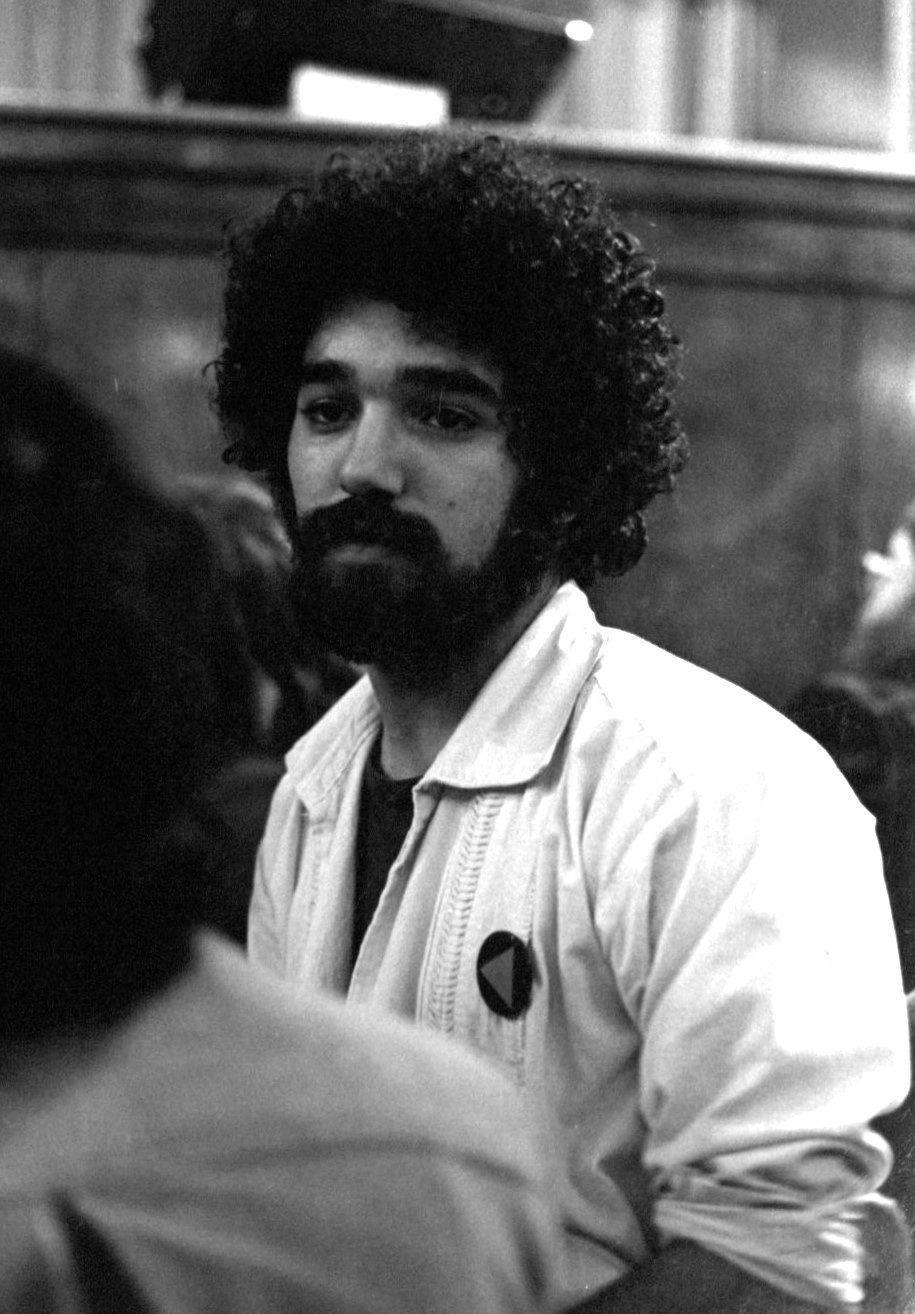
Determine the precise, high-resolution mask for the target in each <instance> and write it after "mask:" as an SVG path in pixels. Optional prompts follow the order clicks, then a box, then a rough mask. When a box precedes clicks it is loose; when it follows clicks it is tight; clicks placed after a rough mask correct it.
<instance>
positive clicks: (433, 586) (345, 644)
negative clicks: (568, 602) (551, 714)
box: [292, 499, 544, 687]
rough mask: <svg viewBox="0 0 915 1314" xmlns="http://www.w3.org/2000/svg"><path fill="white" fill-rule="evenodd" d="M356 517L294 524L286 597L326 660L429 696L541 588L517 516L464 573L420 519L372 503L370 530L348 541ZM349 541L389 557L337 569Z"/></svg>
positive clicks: (539, 571) (318, 516)
mask: <svg viewBox="0 0 915 1314" xmlns="http://www.w3.org/2000/svg"><path fill="white" fill-rule="evenodd" d="M350 502H351V503H354V502H355V499H350ZM376 512H377V520H376ZM353 516H355V518H356V519H357V520H358V518H359V509H358V507H356V508H355V509H354V510H353V511H351V510H350V508H349V507H347V509H345V510H341V509H340V507H339V504H338V507H335V508H325V509H322V510H319V511H317V512H315V513H312V514H311V515H309V516H307V517H304V518H303V519H302V520H301V521H300V522H299V525H298V527H297V530H296V533H295V535H294V540H295V564H294V569H293V578H292V589H293V598H294V601H295V606H296V609H297V612H298V615H299V619H300V622H301V624H302V626H303V628H304V629H305V632H306V633H307V634H309V635H310V636H311V637H312V638H313V639H315V640H316V641H317V642H318V643H320V644H322V645H323V646H324V647H326V648H328V649H329V650H330V651H331V652H334V653H337V654H338V655H339V656H341V657H345V658H346V659H347V660H348V661H351V662H355V663H357V664H359V665H367V666H378V667H381V668H382V669H384V670H385V671H387V672H389V673H390V674H391V675H393V676H395V677H397V678H398V679H400V680H401V681H402V682H404V683H408V684H409V685H411V686H412V687H431V686H434V685H436V684H439V683H440V682H441V681H442V680H443V679H444V678H445V677H446V676H447V675H448V673H449V672H451V671H454V670H456V669H458V668H459V667H460V665H462V664H464V663H465V662H466V661H467V660H468V658H469V657H470V656H471V655H472V654H473V653H474V652H475V651H476V650H478V648H479V647H480V646H481V644H482V643H483V642H484V641H485V639H486V637H487V636H488V635H489V634H491V633H492V632H493V630H494V629H495V628H496V627H497V626H498V625H499V624H500V623H501V622H503V621H505V620H507V619H509V618H510V617H511V616H512V615H513V614H514V613H515V612H516V611H517V609H518V608H519V607H520V606H521V605H522V603H523V602H525V601H526V600H527V598H529V597H530V596H531V595H532V594H533V593H534V592H535V590H536V588H537V586H538V585H539V583H540V582H541V580H542V578H543V574H544V564H543V560H542V552H540V551H539V550H538V547H537V546H536V544H535V543H534V541H533V539H530V538H529V536H528V535H526V533H525V531H524V530H523V529H522V528H520V527H519V526H518V525H517V524H516V523H514V520H515V517H514V515H513V508H510V509H509V512H508V514H507V515H506V519H505V522H504V523H503V525H502V528H501V530H500V532H499V534H498V536H497V539H496V542H495V544H494V545H493V548H492V550H491V551H490V553H489V554H488V556H487V557H485V558H484V560H483V561H482V562H481V563H480V564H479V565H478V566H476V567H469V568H461V569H458V568H456V567H454V566H453V565H452V564H451V562H450V561H449V559H448V557H447V556H446V554H445V552H444V549H443V548H442V545H441V543H440V541H439V539H438V537H437V535H436V534H435V531H434V530H433V529H432V528H431V526H429V525H428V524H427V523H426V522H424V521H421V520H420V519H419V518H418V517H412V516H410V517H403V516H401V515H400V514H399V513H397V512H393V511H391V510H389V509H388V508H387V507H384V506H382V507H381V508H380V509H379V508H378V504H377V503H376V504H375V506H374V507H370V508H369V514H368V520H369V522H371V525H370V527H368V528H365V527H363V528H361V529H360V530H359V532H357V533H355V534H353V531H352V530H351V528H350V522H351V521H352V519H353ZM347 535H350V537H349V538H348V537H347ZM347 541H349V542H354V541H355V542H359V541H362V542H373V543H383V544H384V545H385V546H386V547H387V548H388V550H389V551H390V553H391V555H390V557H388V558H387V559H381V560H375V561H371V562H365V563H353V564H347V563H341V562H334V561H333V560H332V557H331V554H332V551H333V546H334V545H335V544H341V543H343V542H347Z"/></svg>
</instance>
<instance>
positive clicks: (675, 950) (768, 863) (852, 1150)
mask: <svg viewBox="0 0 915 1314" xmlns="http://www.w3.org/2000/svg"><path fill="white" fill-rule="evenodd" d="M806 743H807V741H805V743H804V745H801V746H799V748H798V753H797V761H796V762H794V763H793V764H787V763H786V764H785V766H784V768H783V769H782V770H781V771H780V772H770V773H763V772H760V773H759V774H758V775H756V776H755V777H754V776H753V775H752V773H747V775H746V776H745V777H744V778H743V779H741V780H739V781H733V782H729V783H728V788H727V790H724V789H721V790H719V791H718V792H717V793H716V792H715V791H714V790H711V789H708V788H704V789H703V790H692V791H690V790H689V789H688V788H687V787H686V786H683V785H680V786H679V789H678V791H677V792H676V796H675V797H672V798H671V799H669V800H668V803H669V806H668V807H667V809H666V812H665V814H664V817H663V821H661V820H659V821H658V823H657V832H656V836H655V843H654V851H653V860H652V872H651V879H650V882H649V885H650V889H651V896H650V898H647V899H646V897H645V896H644V893H642V894H639V896H638V897H637V898H634V899H633V901H632V907H633V908H635V907H637V908H638V909H639V913H638V915H639V917H640V918H641V919H642V923H643V925H642V926H641V928H640V933H639V934H634V933H633V934H630V935H629V936H628V943H630V944H636V943H637V944H640V945H641V946H642V948H643V951H644V952H643V953H641V954H636V955H632V954H630V958H629V960H628V961H627V962H626V963H625V964H623V976H624V978H625V979H624V987H625V989H626V992H627V994H628V998H629V1001H630V1006H631V1007H632V1009H633V1011H634V1013H635V1015H636V1016H637V1019H638V1025H639V1029H640V1031H641V1034H642V1037H643V1048H642V1057H641V1102H642V1116H643V1118H644V1120H645V1124H646V1129H647V1130H646V1141H645V1148H644V1162H645V1166H646V1168H647V1169H648V1171H649V1172H650V1174H651V1179H652V1184H653V1195H654V1199H655V1223H656V1226H657V1228H658V1231H659V1234H660V1236H661V1238H662V1241H663V1240H673V1239H678V1238H680V1239H685V1240H690V1241H693V1242H695V1243H697V1244H699V1245H701V1246H704V1247H706V1248H707V1249H710V1250H712V1251H715V1252H716V1253H718V1254H720V1255H721V1256H722V1257H724V1258H726V1259H728V1260H729V1261H731V1262H732V1263H734V1264H736V1265H738V1266H739V1267H742V1268H744V1269H746V1270H747V1271H748V1272H750V1273H752V1274H753V1275H754V1276H756V1277H759V1278H761V1279H763V1280H764V1281H767V1282H769V1283H770V1284H771V1285H774V1286H776V1287H778V1288H781V1289H782V1290H784V1291H786V1292H788V1293H790V1294H793V1295H794V1296H796V1297H799V1298H801V1299H807V1300H812V1301H815V1302H820V1303H829V1302H832V1301H839V1302H854V1301H856V1300H859V1299H860V1298H861V1263H860V1260H861V1256H860V1253H859V1247H858V1245H857V1229H856V1227H855V1218H856V1214H857V1213H858V1211H860V1209H861V1207H862V1205H863V1202H864V1201H865V1199H866V1197H867V1196H868V1194H869V1193H871V1192H873V1191H874V1190H875V1189H876V1188H877V1187H878V1186H879V1185H880V1183H881V1182H882V1181H884V1180H885V1178H886V1175H887V1172H888V1169H889V1164H890V1154H889V1151H888V1148H887V1146H886V1144H885V1143H884V1142H883V1141H882V1139H881V1138H880V1137H878V1136H877V1135H876V1134H875V1133H873V1132H872V1131H870V1130H869V1129H868V1123H869V1122H870V1120H871V1119H873V1118H874V1117H876V1116H877V1115H878V1114H879V1113H881V1112H883V1111H885V1110H886V1109H887V1108H890V1107H892V1106H894V1105H895V1104H897V1103H899V1102H900V1101H901V1100H902V1098H903V1097H904V1094H905V1091H906V1089H907V1085H908V1078H909V1074H908V1042H907V1032H906V1015H905V1003H904V996H903V993H902V985H901V977H900V972H899V963H898V955H897V952H896V946H895V937H894V932H893V927H892V923H891V919H890V914H889V906H888V901H887V897H886V891H885V887H884V883H883V878H882V871H881V863H880V856H879V850H878V848H877V844H876V839H875V836H874V830H873V823H872V820H871V818H870V817H869V815H868V814H867V813H866V812H865V811H864V810H863V809H862V808H861V807H860V805H859V804H858V803H857V801H856V799H855V798H854V796H853V795H852V792H851V790H850V789H849V788H848V787H847V785H846V784H845V782H844V781H842V780H841V778H840V776H839V773H838V772H837V771H835V769H834V768H833V767H832V765H831V764H829V763H828V762H827V761H826V759H825V756H824V755H823V754H822V753H821V752H820V750H819V749H816V748H814V746H813V745H810V751H809V752H808V750H807V748H806ZM644 839H645V836H644V834H643V836H642V841H643V842H644ZM643 856H644V850H643ZM632 879H633V881H634V880H635V879H636V873H633V874H632ZM641 880H642V885H643V887H644V884H645V872H644V867H643V868H642V873H641ZM633 888H634V886H633ZM609 912H610V910H609V909H605V914H608V913H609ZM613 915H614V916H618V915H619V909H616V910H614V914H613ZM606 929H608V930H609V928H606ZM620 938H621V937H619V936H618V935H617V936H615V937H611V936H609V935H608V936H607V943H608V945H609V944H611V943H613V942H614V940H615V942H617V943H619V941H620ZM622 939H624V940H626V939H627V937H625V936H624V937H622Z"/></svg>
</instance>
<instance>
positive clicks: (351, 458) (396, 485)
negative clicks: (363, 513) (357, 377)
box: [340, 405, 404, 497]
mask: <svg viewBox="0 0 915 1314" xmlns="http://www.w3.org/2000/svg"><path fill="white" fill-rule="evenodd" d="M403 486H404V470H403V463H402V461H401V454H400V444H399V441H398V433H397V425H396V421H395V417H394V416H393V415H392V414H391V413H390V411H389V410H388V408H387V407H384V406H375V405H368V406H366V408H365V409H364V410H363V412H362V414H361V415H360V416H359V418H358V420H357V421H356V423H355V424H354V425H353V428H352V430H351V431H350V435H349V444H348V446H347V449H346V454H345V456H344V458H343V464H342V465H341V467H340V487H341V488H342V489H343V491H344V492H346V493H349V494H350V495H359V494H364V493H368V492H379V491H380V492H384V493H388V494H390V496H392V497H396V496H397V495H398V494H399V493H401V492H403Z"/></svg>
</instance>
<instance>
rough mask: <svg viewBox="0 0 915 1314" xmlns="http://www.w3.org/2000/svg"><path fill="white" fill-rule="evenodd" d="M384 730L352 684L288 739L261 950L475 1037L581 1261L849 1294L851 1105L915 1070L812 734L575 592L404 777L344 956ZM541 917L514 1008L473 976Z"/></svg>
mask: <svg viewBox="0 0 915 1314" xmlns="http://www.w3.org/2000/svg"><path fill="white" fill-rule="evenodd" d="M379 729H380V717H379V711H378V707H377V704H376V702H375V699H374V697H373V694H372V691H371V686H370V684H369V683H368V681H367V680H365V681H362V682H360V683H359V684H358V685H357V686H356V687H355V688H354V689H352V690H351V691H350V692H349V693H348V694H347V695H346V696H345V697H344V698H343V699H342V700H341V702H340V703H339V704H338V705H337V706H336V707H334V708H333V709H332V710H331V711H330V713H329V714H328V715H327V716H326V717H325V718H324V720H323V721H322V722H321V723H320V724H319V725H318V726H317V727H316V728H315V729H314V730H312V732H311V733H310V734H308V735H307V736H306V737H305V738H304V739H303V740H302V741H300V742H299V743H298V744H297V745H296V746H295V748H294V749H293V750H292V751H291V753H290V754H289V757H288V759H287V767H288V773H287V775H286V777H285V778H284V780H283V781H282V783H281V784H280V786H279V788H278V790H277V793H276V796H275V799H274V803H273V807H272V810H271V814H270V818H269V821H268V825H267V829H266V833H265V837H264V841H263V844H262V847H261V851H260V854H259V858H258V863H257V871H256V878H255V890H254V895H253V901H252V908H251V918H250V923H249V948H250V952H251V954H252V956H253V957H254V958H255V959H256V960H257V961H258V962H260V963H261V964H263V965H264V966H266V967H268V968H269V969H271V970H272V971H274V972H275V973H277V974H278V975H279V976H282V977H286V978H289V979H292V980H297V981H308V982H312V983H315V984H318V985H321V986H324V987H328V988H330V989H332V990H335V991H338V992H341V993H346V992H347V991H348V994H349V997H350V998H351V999H353V1000H362V1001H371V1002H374V1003H376V1004H380V1005H382V1006H383V1007H385V1008H387V1009H390V1010H393V1011H395V1012H398V1013H401V1014H403V1015H405V1016H407V1017H411V1018H415V1019H416V1020H417V1021H419V1022H420V1023H422V1024H423V1025H424V1026H427V1027H432V1028H434V1029H435V1030H438V1031H442V1032H445V1033H448V1034H453V1035H455V1036H457V1037H459V1038H460V1039H461V1040H464V1041H466V1042H469V1043H470V1044H471V1045H473V1046H475V1047H476V1048H477V1049H479V1050H482V1051H483V1052H484V1053H486V1054H489V1055H491V1056H492V1058H493V1059H494V1060H495V1061H496V1062H497V1063H498V1064H499V1065H500V1066H501V1067H502V1068H504V1069H505V1070H507V1071H508V1072H509V1073H510V1074H511V1075H512V1077H513V1078H514V1080H515V1081H516V1082H517V1084H518V1085H519V1086H521V1087H523V1088H525V1089H526V1090H527V1091H528V1093H529V1095H530V1096H531V1098H532V1099H533V1100H534V1101H535V1102H536V1104H537V1105H538V1106H539V1109H540V1112H541V1114H542V1116H543V1117H544V1118H545V1119H546V1121H547V1123H548V1126H549V1129H550V1132H551V1134H552V1140H553V1144H554V1145H555V1147H556V1150H557V1153H558V1156H559V1160H560V1164H561V1167H560V1169H559V1170H558V1173H557V1181H558V1185H559V1190H560V1193H561V1196H562V1205H563V1209H564V1214H565V1220H566V1231H567V1238H568V1250H567V1256H566V1259H567V1269H566V1272H565V1274H564V1281H565V1287H566V1289H567V1291H568V1292H569V1294H570V1295H582V1294H584V1293H585V1292H586V1291H589V1290H594V1289H595V1288H596V1287H598V1286H600V1285H604V1284H606V1283H608V1282H610V1281H613V1280H614V1279H616V1278H618V1277H619V1276H620V1275H621V1274H622V1273H624V1272H625V1271H626V1269H627V1268H628V1267H629V1266H631V1265H633V1264H638V1263H640V1262H641V1261H643V1260H644V1259H645V1258H646V1257H647V1255H648V1254H649V1253H650V1249H651V1247H652V1246H653V1245H654V1244H656V1243H657V1242H658V1241H659V1240H660V1241H662V1242H663V1241H664V1240H665V1239H670V1238H686V1239H691V1240H693V1241H695V1242H697V1243H699V1244H700V1245H703V1246H706V1247H707V1248H709V1249H712V1250H714V1251H717V1252H718V1253H720V1254H721V1255H723V1256H724V1257H725V1258H727V1259H729V1260H731V1261H732V1262H734V1263H735V1264H737V1265H739V1266H742V1267H743V1268H745V1269H747V1270H749V1271H750V1272H752V1273H753V1274H755V1275H756V1276H758V1277H761V1278H763V1279H764V1280H766V1281H769V1282H771V1283H773V1284H775V1285H776V1286H779V1287H781V1288H783V1289H785V1290H786V1291H789V1292H793V1293H794V1294H796V1295H797V1296H800V1297H806V1298H811V1299H818V1300H824V1299H826V1298H837V1299H839V1300H847V1301H852V1300H855V1299H856V1298H857V1297H858V1280H859V1272H858V1263H857V1255H856V1248H855V1245H854V1240H853V1236H854V1234H853V1229H852V1228H851V1227H850V1225H849V1216H850V1209H851V1208H852V1207H853V1206H854V1204H855V1202H856V1201H858V1200H860V1199H861V1198H862V1197H863V1196H864V1195H865V1194H866V1193H867V1192H869V1191H871V1190H873V1189H874V1188H875V1187H876V1186H877V1185H878V1184H879V1183H880V1182H881V1181H882V1180H883V1179H884V1177H885V1175H886V1171H887V1166H888V1151H887V1149H886V1147H885V1144H884V1143H883V1142H882V1140H881V1139H880V1138H879V1137H877V1136H875V1135H874V1134H873V1133H871V1132H869V1131H868V1130H866V1124H867V1122H868V1120H869V1119H871V1118H873V1117H874V1116H876V1115H877V1114H878V1113H880V1112H881V1111H883V1110H885V1109H886V1108H888V1107H889V1106H892V1105H894V1104H896V1103H898V1102H899V1101H900V1100H901V1099H902V1097H903V1095H904V1093H905V1090H906V1088H907V1084H908V1041H907V1029H906V1016H905V1004H904V997H903V994H902V988H901V981H900V974H899V967H898V960H897V956H896V949H895V943H894V936H893V930H892V925H891V922H890V916H889V910H888V903H887V898H886V893H885V889H884V885H883V880H882V873H881V867H880V858H879V853H878V849H877V846H876V840H875V837H874V830H873V823H872V820H871V818H870V817H869V815H868V814H867V813H866V812H865V811H864V810H863V809H862V808H861V807H860V806H859V804H858V803H857V801H856V800H855V798H854V796H853V794H852V793H851V791H850V789H849V788H848V787H847V786H846V785H845V783H844V781H843V780H842V778H841V777H840V775H839V773H838V772H837V771H836V770H835V768H834V767H833V766H832V764H831V762H830V761H829V760H828V758H827V757H826V755H825V754H824V753H823V752H822V750H821V749H820V748H819V747H818V746H817V745H815V744H814V743H813V741H812V740H810V739H808V738H807V737H805V736H804V735H802V734H801V733H800V732H799V731H797V730H796V729H795V728H794V727H793V726H791V725H790V724H789V723H788V722H787V721H786V720H785V719H784V718H783V717H781V716H780V715H778V714H777V713H776V712H774V711H773V710H772V709H771V708H769V707H767V706H766V705H765V704H763V703H762V702H760V701H759V700H757V699H755V698H753V697H752V696H751V695H749V694H747V693H746V692H745V691H743V690H741V689H739V688H737V687H736V686H734V685H731V684H728V683H727V682H725V681H723V680H720V679H718V678H717V677H715V676H713V675H711V674H709V673H707V672H705V671H702V670H700V669H698V668H697V667H694V666H692V665H690V664H689V663H686V662H684V661H682V660H680V659H678V658H675V657H673V656H671V655H670V654H668V653H666V652H663V651H662V650H660V649H658V648H656V647H654V646H652V645H650V644H648V643H646V642H644V641H643V640H640V639H638V638H636V637H634V636H633V635H630V634H626V633H623V632H621V631H615V630H608V629H603V628H601V627H600V626H598V624H597V622H596V620H595V618H594V616H593V614H592V612H591V610H590V608H589V606H588V603H587V600H586V599H585V597H584V595H583V594H582V593H581V591H580V590H579V589H577V588H576V587H575V586H574V585H572V584H566V585H564V586H563V587H562V588H560V589H559V590H558V592H557V593H556V594H555V595H554V597H553V598H552V599H551V601H550V602H549V603H548V604H547V605H546V607H545V608H544V609H543V610H542V611H541V613H540V614H539V615H538V616H537V617H536V618H535V620H534V621H533V623H532V624H531V625H530V627H529V628H528V630H527V631H526V632H525V633H524V634H523V635H522V636H521V638H520V640H519V641H518V642H517V644H516V645H515V647H514V648H513V649H512V651H511V652H510V653H509V654H508V655H507V656H506V658H505V659H504V661H503V662H502V664H501V665H500V666H499V667H498V668H497V670H496V671H495V672H494V674H493V675H492V676H491V678H490V679H489V681H488V682H487V684H486V685H485V687H484V688H483V690H482V691H481V692H480V694H479V695H478V697H477V698H476V700H475V702H474V703H473V705H472V706H471V708H470V709H469V711H468V712H467V714H466V715H465V717H464V719H463V720H462V722H461V724H460V725H459V726H458V728H457V730H456V731H455V732H454V734H453V735H452V737H451V739H450V740H449V741H448V743H447V744H446V745H445V747H444V748H443V749H442V751H441V752H440V754H439V756H438V757H437V758H436V760H435V762H434V763H433V764H432V766H431V767H430V769H429V770H428V772H427V773H426V774H425V776H424V777H423V778H422V779H421V780H420V781H419V783H418V784H417V785H416V787H415V789H414V817H413V822H412V825H411V828H410V830H409V833H408V834H407V837H406V840H405V841H404V844H403V847H402V849H401V852H400V854H399V856H398V859H397V861H396V862H395V864H394V866H393V867H392V869H391V872H390V876H389V879H388V883H387V886H386V888H385V890H384V893H383V895H382V898H381V901H380V903H379V906H378V908H377V911H376V913H375V917H374V920H373V922H372V924H371V925H370V927H369V930H368V932H367V934H366V936H365V939H364V941H363V944H362V948H361V951H360V954H359V957H358V960H357V963H356V966H355V970H354V972H353V975H352V980H351V981H350V979H349V956H350V938H351V917H352V886H353V855H354V837H355V831H356V822H357V815H358V806H359V792H360V782H361V776H362V770H363V766H364V763H365V760H366V757H367V755H368V753H369V750H370V747H371V745H372V742H373V740H374V739H375V737H376V736H377V735H378V733H379ZM496 930H507V931H511V932H513V933H514V934H515V935H517V936H518V937H520V939H521V940H522V941H524V942H525V943H526V944H528V945H530V949H531V954H532V958H533V964H534V985H533V992H532V997H531V1002H530V1006H529V1008H527V1009H526V1011H525V1012H524V1013H523V1014H522V1015H521V1017H520V1018H518V1019H515V1020H511V1019H508V1018H504V1017H499V1016H497V1015H496V1014H495V1013H494V1012H492V1011H491V1010H490V1009H489V1008H488V1007H487V1005H486V1003H485V1002H484V1000H483V997H482V995H481V993H480V988H479V985H478V978H477V956H478V953H479V950H480V946H481V944H482V942H483V941H484V940H485V939H486V937H487V936H488V935H489V934H490V933H491V932H493V931H496Z"/></svg>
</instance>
